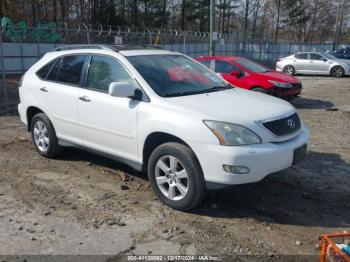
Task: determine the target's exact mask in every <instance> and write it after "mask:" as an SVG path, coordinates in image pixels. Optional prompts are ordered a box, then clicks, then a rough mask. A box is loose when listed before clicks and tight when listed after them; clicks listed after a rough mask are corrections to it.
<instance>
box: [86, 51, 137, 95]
mask: <svg viewBox="0 0 350 262" xmlns="http://www.w3.org/2000/svg"><path fill="white" fill-rule="evenodd" d="M131 80H132V78H131V77H130V75H129V73H128V72H127V71H126V69H125V68H124V67H123V66H122V65H121V64H120V63H119V62H118V61H117V60H116V59H114V58H112V57H107V56H99V55H94V56H93V57H92V59H91V62H90V66H89V73H88V78H87V87H88V88H89V89H94V90H98V91H103V92H106V91H108V88H109V84H110V83H112V82H121V81H131Z"/></svg>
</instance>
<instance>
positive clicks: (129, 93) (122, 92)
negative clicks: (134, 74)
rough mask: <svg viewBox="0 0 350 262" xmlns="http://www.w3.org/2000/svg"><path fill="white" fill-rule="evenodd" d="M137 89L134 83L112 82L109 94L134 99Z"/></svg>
mask: <svg viewBox="0 0 350 262" xmlns="http://www.w3.org/2000/svg"><path fill="white" fill-rule="evenodd" d="M135 91H136V87H135V85H134V83H133V82H126V81H125V82H112V83H110V84H109V88H108V93H109V94H110V95H111V96H115V97H129V98H133V97H134V95H135Z"/></svg>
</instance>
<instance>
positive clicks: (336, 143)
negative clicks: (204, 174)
mask: <svg viewBox="0 0 350 262" xmlns="http://www.w3.org/2000/svg"><path fill="white" fill-rule="evenodd" d="M301 79H302V81H303V84H304V90H303V94H302V98H298V99H297V100H295V101H294V102H293V104H294V105H295V107H296V108H297V109H298V112H299V114H300V115H301V117H302V119H303V120H304V122H305V123H306V124H307V125H308V126H309V127H310V129H311V135H312V138H311V144H310V146H309V150H310V152H309V155H308V158H307V159H306V160H305V161H304V162H302V163H300V164H298V165H296V166H293V167H291V168H290V169H288V170H285V171H282V172H278V173H276V174H272V175H270V176H268V177H267V178H266V179H264V180H263V181H261V182H259V183H256V184H251V185H244V186H235V187H230V188H228V189H226V190H221V191H215V192H211V193H210V194H209V196H208V198H207V199H206V201H205V202H204V203H203V204H202V205H201V206H200V207H198V208H196V209H195V210H193V211H191V212H189V213H184V212H179V211H174V210H171V209H169V208H168V207H166V206H164V205H162V204H161V203H160V202H159V201H158V200H157V199H156V198H155V195H154V194H153V192H152V190H151V188H150V185H149V183H148V181H147V179H146V178H145V177H144V176H143V175H142V174H139V173H137V172H135V171H133V170H132V169H130V168H128V167H126V166H124V165H121V164H120V163H118V162H115V161H111V160H108V159H105V158H102V157H99V156H95V155H93V154H90V153H87V152H83V151H80V150H77V149H71V148H69V149H66V150H65V151H64V153H63V154H62V156H61V157H60V158H58V159H55V160H49V159H45V158H43V157H40V156H39V155H38V154H37V153H36V152H35V151H34V148H33V146H32V144H31V141H30V137H29V135H28V133H26V132H25V131H24V128H23V126H22V124H21V123H20V121H19V118H18V117H17V116H2V117H0V254H2V255H14V254H15V255H21V254H22V255H31V254H36V255H37V254H53V255H57V254H61V255H62V254H64V255H76V254H81V255H84V254H85V255H88V254H95V255H96V254H104V255H111V256H114V257H115V256H117V258H118V256H122V255H124V254H138V255H147V254H152V255H153V254H155V255H162V254H164V255H169V254H173V255H189V254H199V255H202V254H208V255H223V254H230V255H261V256H264V257H268V258H276V257H277V258H278V257H280V256H283V255H314V257H313V258H314V259H315V260H317V255H318V254H319V246H318V245H319V240H318V237H319V236H320V235H321V234H324V233H331V232H339V231H343V230H349V229H350V202H349V199H350V134H349V131H350V121H349V120H350V79H349V78H343V79H333V78H328V77H301Z"/></svg>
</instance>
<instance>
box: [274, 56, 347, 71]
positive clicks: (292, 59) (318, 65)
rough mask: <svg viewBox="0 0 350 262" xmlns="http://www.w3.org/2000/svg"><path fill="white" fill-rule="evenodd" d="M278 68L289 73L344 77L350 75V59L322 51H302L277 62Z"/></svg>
mask: <svg viewBox="0 0 350 262" xmlns="http://www.w3.org/2000/svg"><path fill="white" fill-rule="evenodd" d="M276 70H277V71H280V72H284V73H286V74H289V75H297V74H304V75H331V76H334V77H342V76H345V75H350V60H345V59H339V58H336V57H335V56H333V55H331V54H327V53H321V52H302V53H297V54H294V55H291V56H287V57H285V58H281V59H279V60H278V61H277V63H276Z"/></svg>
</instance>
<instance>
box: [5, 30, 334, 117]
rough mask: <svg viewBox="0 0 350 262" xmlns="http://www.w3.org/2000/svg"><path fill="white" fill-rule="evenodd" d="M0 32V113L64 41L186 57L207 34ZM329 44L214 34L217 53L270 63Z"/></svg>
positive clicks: (202, 48) (199, 50)
mask: <svg viewBox="0 0 350 262" xmlns="http://www.w3.org/2000/svg"><path fill="white" fill-rule="evenodd" d="M0 29H1V34H0V59H1V62H0V72H1V82H0V113H3V112H9V111H15V110H16V105H17V103H18V95H17V82H18V79H19V76H20V75H21V74H23V73H24V72H25V71H26V70H27V69H28V68H29V67H30V66H31V65H32V64H34V63H35V62H36V61H37V60H38V59H39V58H40V57H41V56H42V55H43V54H44V53H46V52H48V51H51V50H53V49H54V48H56V47H57V46H61V45H65V44H119V45H120V44H123V45H142V46H144V45H145V46H150V45H151V46H152V45H156V46H160V47H162V48H163V49H167V50H171V51H176V52H181V53H184V54H186V55H189V56H191V57H199V56H207V55H209V33H207V32H181V31H177V30H171V29H167V30H158V29H149V28H143V29H141V30H140V29H136V28H120V27H112V26H98V27H93V26H88V25H84V24H83V25H81V26H78V27H77V28H67V27H66V26H65V27H62V28H56V27H43V26H41V27H18V26H1V27H0ZM332 47H333V46H332V44H305V43H302V44H301V43H288V42H278V43H273V42H266V41H260V42H244V41H242V40H240V39H237V38H235V37H234V36H232V35H226V34H219V35H218V38H217V40H216V41H215V49H216V55H240V56H244V57H247V58H250V59H253V60H256V61H259V62H262V63H264V64H266V65H268V66H270V67H274V63H275V61H276V60H277V59H278V58H279V57H283V56H287V55H290V54H292V53H296V52H300V51H326V50H331V49H332Z"/></svg>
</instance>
